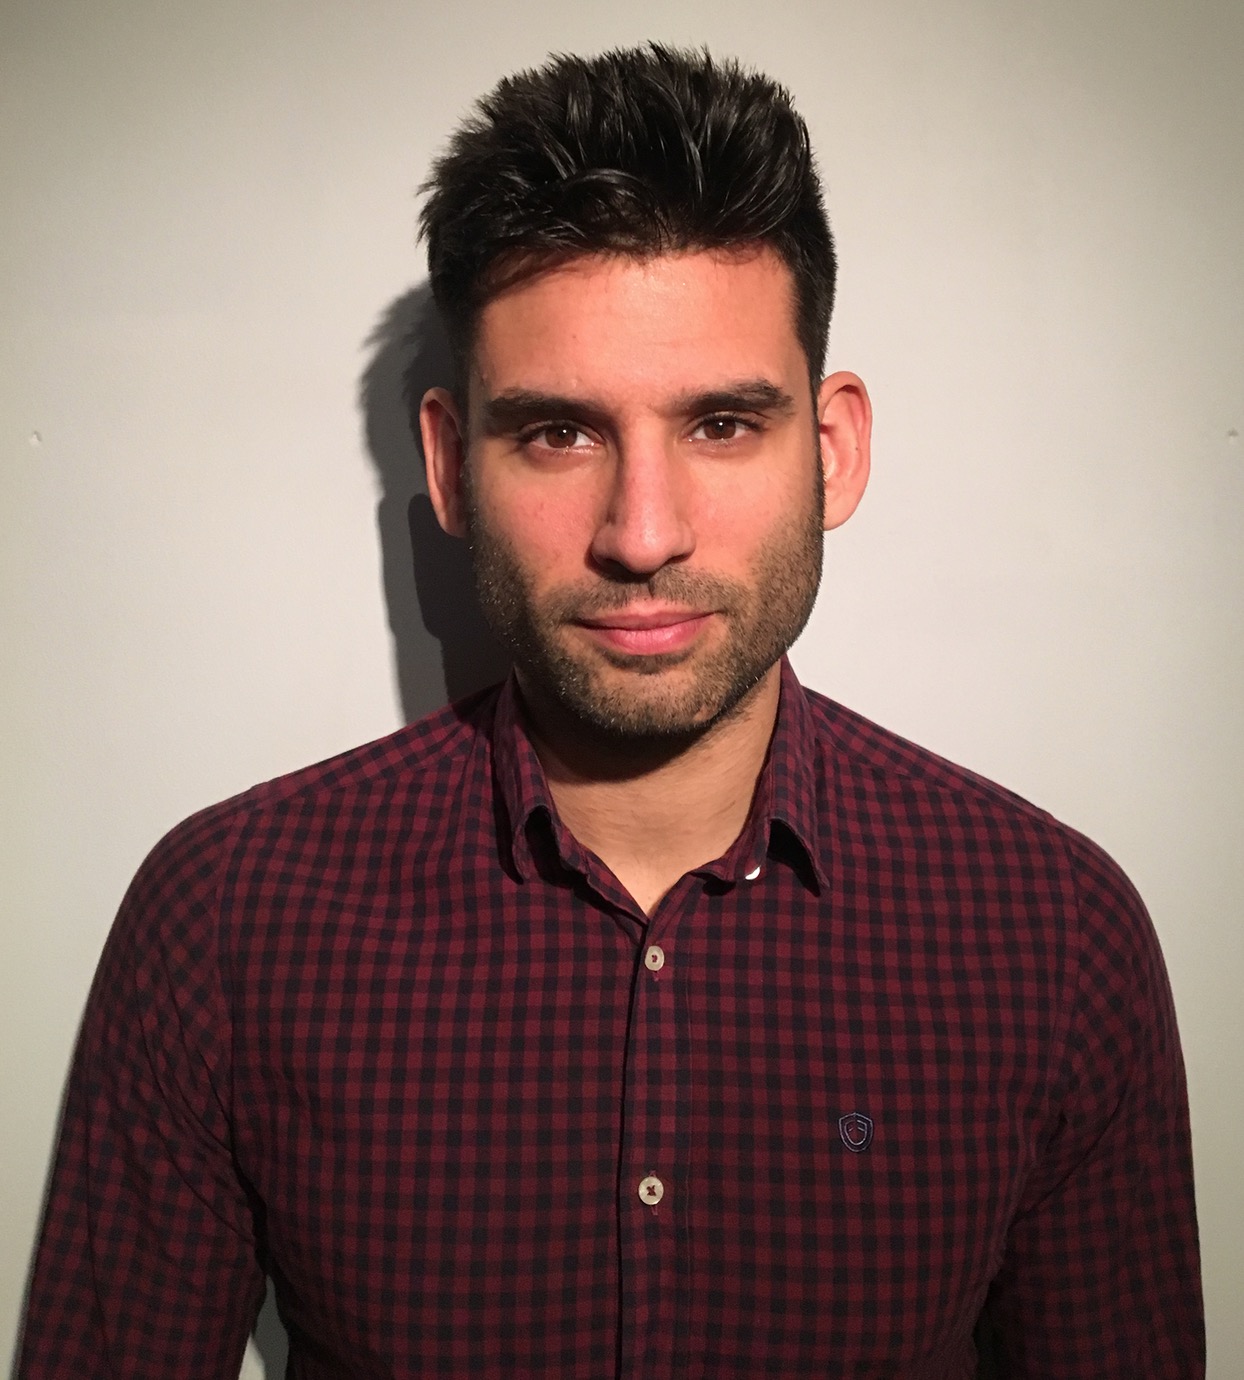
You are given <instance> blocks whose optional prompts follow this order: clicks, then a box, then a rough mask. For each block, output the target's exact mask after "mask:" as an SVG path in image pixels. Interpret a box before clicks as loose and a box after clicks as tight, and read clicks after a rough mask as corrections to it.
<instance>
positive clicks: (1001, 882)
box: [20, 667, 1203, 1380]
mask: <svg viewBox="0 0 1244 1380" xmlns="http://www.w3.org/2000/svg"><path fill="white" fill-rule="evenodd" d="M265 1270H267V1271H268V1272H270V1274H271V1275H272V1276H273V1278H274V1280H275V1283H276V1290H277V1299H278V1302H279V1305H280V1309H281V1313H282V1316H283V1318H284V1321H285V1323H286V1326H287V1328H288V1330H289V1334H290V1359H289V1374H290V1376H291V1377H297V1380H312V1377H325V1378H327V1377H335V1378H336V1377H343V1376H353V1377H381V1376H385V1377H416V1376H418V1377H427V1376H482V1377H489V1376H496V1377H502V1376H504V1377H520V1376H532V1377H535V1376H539V1377H561V1376H576V1377H583V1378H584V1380H602V1377H606V1376H611V1375H620V1376H626V1377H642V1380H665V1378H669V1380H673V1378H674V1377H677V1378H678V1380H698V1378H699V1377H705V1380H709V1378H712V1377H730V1376H735V1377H749V1380H751V1378H752V1377H758V1376H762V1375H763V1376H790V1377H796V1376H797V1377H810V1376H842V1377H857V1378H859V1380H862V1378H863V1377H883V1376H886V1377H902V1380H916V1377H929V1378H930V1380H931V1378H932V1377H939V1378H941V1377H945V1378H946V1380H950V1377H955V1378H956V1380H958V1378H959V1377H970V1376H971V1375H972V1374H973V1373H974V1368H975V1364H976V1362H975V1357H976V1345H975V1343H974V1340H973V1336H974V1330H975V1329H977V1325H978V1320H979V1319H981V1317H982V1314H983V1315H984V1318H985V1319H986V1321H987V1323H988V1325H989V1328H990V1331H991V1332H992V1334H994V1336H995V1338H996V1346H997V1348H998V1350H999V1353H1000V1355H1001V1358H1002V1361H1001V1365H1002V1373H1003V1374H1005V1375H1007V1376H1015V1377H1019V1376H1031V1377H1041V1380H1055V1378H1056V1377H1075V1380H1084V1378H1085V1377H1090V1376H1111V1377H1114V1376H1127V1377H1129V1380H1130V1378H1131V1377H1146V1376H1148V1377H1155V1380H1156V1377H1161V1380H1172V1377H1191V1376H1197V1375H1201V1374H1202V1373H1203V1359H1202V1358H1203V1342H1202V1330H1201V1316H1200V1300H1199V1289H1198V1272H1197V1258H1196V1230H1195V1223H1194V1215H1193V1201H1192V1182H1191V1170H1190V1162H1189V1149H1188V1131H1187V1118H1186V1107H1185V1094H1184V1082H1183V1073H1182V1068H1181V1061H1180V1054H1179V1047H1178V1040H1177V1035H1176V1030H1175V1022H1174V1017H1173V1014H1172V1009H1171V1002H1170V996H1169V992H1168V988H1167V983H1166V978H1165V975H1164V972H1163V967H1162V962H1161V958H1160V955H1159V953H1158V948H1157V943H1156V941H1155V938H1154V934H1153V931H1152V929H1151V927H1150V924H1149V921H1148V919H1147V917H1146V916H1145V913H1144V910H1143V908H1142V906H1141V904H1140V902H1139V900H1138V899H1137V897H1136V895H1135V893H1134V892H1133V891H1132V889H1131V888H1130V886H1129V885H1128V883H1127V881H1126V880H1125V879H1124V877H1123V876H1122V875H1121V874H1120V872H1119V871H1118V869H1117V868H1116V867H1115V866H1114V865H1113V864H1112V863H1111V862H1110V861H1109V860H1108V859H1107V858H1106V857H1104V856H1103V854H1102V853H1101V852H1100V851H1099V850H1098V849H1097V848H1095V847H1094V846H1093V845H1092V844H1090V843H1088V842H1087V841H1086V840H1085V839H1083V838H1082V837H1080V836H1079V835H1077V834H1075V833H1074V832H1072V831H1071V830H1069V829H1067V828H1065V827H1064V826H1062V825H1060V824H1058V823H1056V822H1055V821H1054V820H1052V819H1050V818H1049V817H1048V816H1047V815H1045V814H1043V813H1042V812H1040V811H1039V810H1036V809H1034V808H1033V807H1031V806H1029V805H1027V804H1026V803H1024V802H1023V801H1021V800H1019V799H1017V798H1016V797H1014V796H1012V795H1010V794H1008V793H1007V792H1005V791H1002V790H1000V789H999V788H997V787H995V786H993V785H990V784H989V783H987V782H985V781H982V780H981V779H979V778H978V777H975V776H973V775H971V774H969V773H967V772H965V771H962V770H960V769H958V768H955V767H952V766H950V765H948V764H947V763H946V762H944V761H942V760H940V759H939V758H936V757H934V756H932V755H931V754H929V753H927V752H924V751H922V750H920V749H918V748H916V747H913V746H912V745H911V744H909V743H907V742H904V741H903V740H901V739H899V738H896V737H894V736H893V735H891V734H888V733H886V732H884V731H882V730H881V729H878V728H876V727H875V726H873V725H871V724H869V723H867V722H866V721H864V720H862V719H860V718H858V717H857V716H855V715H853V714H851V713H849V712H848V711H846V710H844V709H842V708H840V707H838V706H836V705H834V704H832V703H830V702H829V701H827V700H825V699H823V698H821V697H820V696H818V695H815V694H812V693H810V692H807V691H804V690H802V689H801V688H800V687H799V685H798V683H797V682H796V681H795V679H794V676H793V673H792V672H791V671H790V669H789V667H785V668H784V670H783V686H782V699H781V707H780V711H779V717H778V723H777V726H776V730H775V734H774V738H773V742H772V745H771V748H770V753H769V757H768V761H767V763H766V766H765V769H764V771H763V774H762V776H761V778H760V781H759V784H758V788H757V791H756V795H755V800H754V804H753V807H752V810H751V814H750V816H749V819H748V822H747V824H746V826H745V827H744V830H743V832H742V834H741V835H740V836H739V838H738V840H737V841H736V843H735V844H734V845H733V846H732V847H731V848H730V850H729V851H728V852H727V853H726V854H725V856H724V857H722V858H721V859H720V860H718V861H717V862H715V863H712V864H710V865H709V866H706V867H703V868H700V869H698V870H697V871H695V872H693V873H690V874H688V875H687V876H685V877H683V878H682V880H681V881H679V882H678V883H677V884H676V885H675V886H674V888H673V890H672V891H670V893H669V894H668V895H667V896H666V897H665V899H664V900H663V901H662V902H661V904H660V906H659V907H658V908H657V910H656V913H655V914H654V915H653V916H652V917H651V918H650V919H646V918H645V916H644V915H643V914H642V913H641V912H640V911H639V910H638V909H637V908H636V906H635V904H634V902H633V901H632V900H631V899H630V897H629V896H628V895H627V894H626V892H625V891H624V890H623V889H622V888H621V887H620V886H619V884H618V882H617V881H616V879H615V878H614V877H613V876H612V875H611V874H610V873H609V872H608V871H607V870H606V868H605V867H604V866H603V865H602V864H601V862H600V861H599V860H598V859H597V858H595V857H594V856H593V855H591V854H590V853H588V852H587V851H586V850H584V849H583V848H582V847H581V846H580V845H579V844H578V843H577V842H576V840H575V839H574V838H572V837H571V836H570V835H569V834H568V833H567V831H566V829H565V828H564V827H563V825H562V824H561V823H560V821H559V820H558V817H557V812H556V810H555V809H554V808H553V803H552V800H551V799H550V796H549V792H548V788H547V786H546V784H545V781H544V778H543V775H542V773H541V770H540V767H539V765H538V763H537V760H536V757H535V754H534V752H533V750H532V748H531V745H530V742H529V741H528V739H527V737H526V736H525V734H524V732H523V729H522V726H521V723H520V720H519V717H518V713H517V708H516V702H515V696H514V691H513V688H512V686H507V687H505V688H504V689H503V690H502V691H501V692H500V694H499V695H498V694H496V693H495V692H494V693H491V694H489V695H486V696H480V697H476V698H475V699H474V700H472V701H468V702H465V703H464V704H460V705H458V706H457V707H456V708H450V709H447V710H444V711H442V712H441V713H440V714H438V715H436V716H434V717H432V718H430V719H427V720H424V721H423V722H422V723H419V724H416V725H414V726H413V727H410V728H407V729H405V730H403V731H401V732H399V733H397V734H396V735H394V736H393V737H390V738H387V739H385V740H383V741H381V742H379V743H375V744H373V745H371V746H369V747H365V748H362V749H360V750H358V751H355V752H352V753H349V754H347V755H345V756H343V757H339V758H336V759H334V760H332V761H329V762H327V763H324V764H322V765H320V766H317V767H313V768H311V769H309V770H307V771H304V772H301V773H298V774H296V775H293V776H289V777H286V778H284V779H282V780H279V781H275V782H271V783H269V784H267V785H263V786H259V787H257V788H255V789H254V790H252V791H249V792H247V793H246V794H245V795H242V796H240V797H238V798H236V799H234V800H231V801H228V802H226V803H224V804H222V805H219V806H216V807H215V808H213V809H210V810H207V811H205V812H204V813H202V814H199V815H197V816H195V817H194V818H192V819H191V820H189V821H188V822H186V823H185V824H183V825H182V826H180V827H179V828H178V829H176V830H174V831H173V833H172V834H170V835H169V837H168V838H166V839H165V840H164V842H163V843H161V844H160V845H159V846H158V847H157V848H156V850H155V851H154V852H153V854H152V855H151V857H150V858H149V859H148V860H147V862H146V863H145V864H144V866H143V868H142V870H141V872H140V873H139V875H138V878H137V879H136V881H135V882H134V884H133V886H132V888H131V889H130V892H129V894H128V896H127V898H126V900H125V903H124V906H123V908H122V912H121V915H120V918H119V920H118V922H117V924H116V926H115V928H114V930H113V933H112V936H111V938H110V939H109V941H108V945H107V948H106V951H105V953H104V957H103V960H102V962H101V965H100V969H99V974H98V976H97V978H96V981H95V986H94V989H93V992H92V996H91V999H90V1003H89V1007H88V1010H87V1014H86V1018H85V1024H84V1027H83V1032H82V1037H81V1043H80V1046H79V1049H78V1053H77V1057H76V1063H75V1067H74V1072H73V1076H72V1083H71V1088H70V1092H69V1099H68V1105H67V1108H66V1112H65V1120H64V1128H63V1133H62V1138H61V1144H60V1151H59V1158H58V1161H57V1165H56V1170H55V1178H54V1181H53V1184H52V1188H51V1196H50V1201H49V1204H48V1210H47V1220H46V1223H45V1228H44V1235H43V1240H42V1245H41V1249H40V1252H39V1256H38V1261H37V1266H36V1271H35V1276H34V1280H33V1286H32V1293H31V1302H30V1308H29V1314H28V1320H27V1325H26V1332H25V1342H24V1357H23V1361H22V1368H21V1372H20V1373H21V1374H22V1375H23V1376H26V1377H31V1378H32V1380H33V1377H46V1376H67V1377H68V1376H72V1377H74V1380H84V1378H89V1377H103V1376H118V1377H119V1376H125V1377H137V1376H149V1377H153V1380H154V1378H156V1377H158V1380H171V1378H172V1377H176V1380H187V1377H212V1378H213V1380H215V1378H216V1377H233V1376H236V1374H237V1370H238V1364H239V1359H240V1356H241V1353H242V1349H243V1345H244V1342H245V1338H246V1334H247V1331H248V1329H249V1327H250V1326H251V1325H252V1322H253V1320H254V1318H255V1314H256V1310H257V1308H258V1306H259V1303H260V1300H261V1297H262V1294H263V1288H264V1273H265Z"/></svg>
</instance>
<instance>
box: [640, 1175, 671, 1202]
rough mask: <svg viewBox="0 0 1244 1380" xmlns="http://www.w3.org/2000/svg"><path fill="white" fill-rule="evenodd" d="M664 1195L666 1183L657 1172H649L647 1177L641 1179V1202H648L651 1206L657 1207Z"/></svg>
mask: <svg viewBox="0 0 1244 1380" xmlns="http://www.w3.org/2000/svg"><path fill="white" fill-rule="evenodd" d="M664 1197H665V1185H664V1184H663V1183H662V1182H661V1180H660V1179H658V1178H657V1176H656V1175H655V1174H649V1175H648V1177H647V1178H646V1179H640V1181H639V1201H640V1202H641V1203H647V1204H648V1206H649V1207H656V1205H657V1204H658V1203H659V1202H660V1201H661V1199H662V1198H664Z"/></svg>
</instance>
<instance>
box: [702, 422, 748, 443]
mask: <svg viewBox="0 0 1244 1380" xmlns="http://www.w3.org/2000/svg"><path fill="white" fill-rule="evenodd" d="M700 429H701V430H702V431H703V433H704V436H705V438H706V439H707V440H709V441H733V440H734V439H735V437H737V436H738V434H739V420H738V418H737V417H710V418H709V419H708V420H707V421H705V422H701V424H700Z"/></svg>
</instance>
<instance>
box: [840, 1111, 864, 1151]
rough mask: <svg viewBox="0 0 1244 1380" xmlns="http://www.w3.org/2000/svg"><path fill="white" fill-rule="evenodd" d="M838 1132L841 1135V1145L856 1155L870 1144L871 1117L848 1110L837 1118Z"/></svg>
mask: <svg viewBox="0 0 1244 1380" xmlns="http://www.w3.org/2000/svg"><path fill="white" fill-rule="evenodd" d="M838 1134H839V1135H840V1136H841V1137H842V1143H843V1145H845V1146H846V1147H847V1149H848V1150H850V1151H851V1152H852V1153H853V1154H856V1155H858V1154H859V1153H860V1151H861V1150H867V1149H868V1147H869V1145H871V1144H872V1138H873V1121H872V1117H870V1116H865V1115H864V1113H863V1112H848V1113H847V1114H846V1116H840V1117H839V1118H838Z"/></svg>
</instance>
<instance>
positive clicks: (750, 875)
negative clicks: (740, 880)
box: [743, 867, 760, 882]
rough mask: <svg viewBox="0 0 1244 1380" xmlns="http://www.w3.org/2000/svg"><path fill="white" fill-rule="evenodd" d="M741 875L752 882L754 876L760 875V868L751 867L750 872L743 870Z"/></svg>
mask: <svg viewBox="0 0 1244 1380" xmlns="http://www.w3.org/2000/svg"><path fill="white" fill-rule="evenodd" d="M743 876H744V877H745V878H746V880H747V881H749V882H754V881H755V880H756V878H757V877H759V876H760V868H759V867H753V868H752V870H751V871H750V872H744V874H743Z"/></svg>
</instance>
